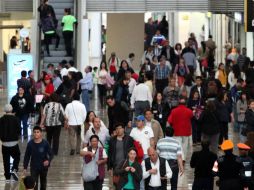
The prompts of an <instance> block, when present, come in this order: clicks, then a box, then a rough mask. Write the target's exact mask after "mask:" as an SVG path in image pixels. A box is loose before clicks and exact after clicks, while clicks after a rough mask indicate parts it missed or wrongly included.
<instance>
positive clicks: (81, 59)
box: [76, 0, 89, 72]
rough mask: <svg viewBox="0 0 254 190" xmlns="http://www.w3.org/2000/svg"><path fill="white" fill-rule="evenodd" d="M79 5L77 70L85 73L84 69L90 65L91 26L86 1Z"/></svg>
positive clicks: (81, 0)
mask: <svg viewBox="0 0 254 190" xmlns="http://www.w3.org/2000/svg"><path fill="white" fill-rule="evenodd" d="M77 3H78V6H77V8H78V23H79V24H78V36H77V37H78V40H77V46H76V47H77V48H76V51H77V69H78V70H80V71H81V72H84V68H85V67H86V66H87V65H89V54H88V35H89V24H88V19H87V16H86V0H80V1H77Z"/></svg>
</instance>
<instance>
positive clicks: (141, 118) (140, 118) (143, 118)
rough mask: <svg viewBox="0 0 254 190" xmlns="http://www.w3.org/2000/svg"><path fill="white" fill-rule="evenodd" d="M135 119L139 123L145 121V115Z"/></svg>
mask: <svg viewBox="0 0 254 190" xmlns="http://www.w3.org/2000/svg"><path fill="white" fill-rule="evenodd" d="M135 119H136V120H138V121H145V117H144V116H143V115H139V116H137V117H135Z"/></svg>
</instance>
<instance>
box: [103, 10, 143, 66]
mask: <svg viewBox="0 0 254 190" xmlns="http://www.w3.org/2000/svg"><path fill="white" fill-rule="evenodd" d="M143 50H144V14H143V13H109V14H107V55H106V57H107V58H106V59H108V58H109V57H110V54H111V52H115V53H116V56H117V57H119V58H120V59H121V60H123V59H126V58H127V57H128V54H129V53H131V52H134V53H135V61H134V62H135V63H134V64H133V65H132V66H133V68H134V69H140V68H139V64H140V60H141V57H142V55H143V53H144V52H143Z"/></svg>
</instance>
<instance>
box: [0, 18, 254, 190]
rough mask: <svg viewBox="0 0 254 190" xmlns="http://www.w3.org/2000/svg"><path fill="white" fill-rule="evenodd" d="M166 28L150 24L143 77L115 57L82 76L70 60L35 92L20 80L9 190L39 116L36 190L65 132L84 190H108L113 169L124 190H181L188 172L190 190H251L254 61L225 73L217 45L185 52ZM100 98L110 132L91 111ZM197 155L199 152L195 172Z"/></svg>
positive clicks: (33, 158) (8, 152)
mask: <svg viewBox="0 0 254 190" xmlns="http://www.w3.org/2000/svg"><path fill="white" fill-rule="evenodd" d="M148 25H150V26H149V27H148ZM159 26H161V25H158V27H157V28H155V30H152V31H150V29H151V28H152V29H154V23H153V22H152V19H149V22H148V23H147V24H146V33H147V36H149V35H152V37H150V41H149V42H148V44H149V46H148V47H147V49H146V50H145V52H144V55H143V57H142V59H141V63H142V64H141V67H140V70H139V72H135V70H134V69H133V68H134V62H135V54H134V53H130V54H129V56H128V58H127V59H126V60H121V59H120V58H118V57H117V55H116V53H114V52H112V53H111V56H110V58H109V59H108V61H106V60H102V61H101V63H100V66H99V68H97V67H94V68H92V67H91V66H87V67H86V68H85V69H84V73H85V75H84V76H83V74H82V72H80V71H78V70H77V69H76V68H75V67H74V65H75V63H74V62H73V61H69V62H67V61H66V60H63V61H62V62H61V63H59V65H58V67H57V68H55V67H54V65H52V64H49V65H48V67H47V70H45V71H42V72H41V74H40V78H39V80H38V81H37V82H36V81H35V80H34V74H33V71H28V73H27V71H22V72H21V78H20V79H19V80H18V81H17V86H18V89H17V94H16V95H15V96H14V97H13V98H12V99H11V102H10V104H6V105H5V107H4V111H5V112H6V114H5V115H4V116H2V117H1V119H0V139H1V141H2V143H3V144H2V145H3V146H2V153H3V160H4V170H5V178H6V182H7V183H9V182H11V176H12V177H13V179H14V180H18V174H17V172H18V168H19V167H18V166H19V162H20V150H19V145H18V142H19V138H20V136H23V138H24V139H27V137H28V132H27V128H28V124H27V122H28V118H29V116H30V115H31V114H32V115H33V114H37V115H39V119H38V121H37V122H36V125H35V126H34V127H33V129H32V131H33V139H32V140H30V141H28V143H27V148H26V151H25V156H24V162H23V169H24V172H23V173H24V174H26V173H27V172H26V170H27V168H28V165H29V163H30V175H31V176H32V179H34V181H35V185H34V189H35V190H37V189H38V179H40V189H41V190H45V189H46V186H47V172H48V169H49V167H50V162H51V160H52V159H53V157H54V156H58V152H59V140H60V134H61V129H62V127H64V128H65V129H66V130H68V136H69V145H70V156H74V155H77V154H78V155H80V156H81V157H82V158H83V162H84V164H83V169H82V178H83V182H84V184H83V185H84V189H85V190H101V189H102V184H103V181H104V178H105V173H106V169H107V170H108V171H109V174H110V175H109V176H112V182H113V185H114V187H115V188H116V189H119V190H122V189H124V190H132V189H133V190H134V189H135V190H137V189H141V190H144V189H145V190H166V189H167V185H168V184H167V183H168V181H170V186H171V189H174V190H175V189H177V186H178V177H179V176H182V175H183V174H184V172H185V167H186V164H190V166H191V167H192V168H195V177H194V182H193V187H192V188H193V190H201V189H202V190H212V189H213V186H214V177H215V176H218V177H219V182H218V183H217V184H218V185H219V188H220V189H221V190H229V189H230V190H234V189H235V190H240V189H244V190H247V189H249V190H251V189H253V188H254V183H253V182H254V181H253V174H252V173H253V172H252V171H253V169H254V165H253V164H254V162H253V159H254V156H253V155H254V119H253V118H254V117H253V116H254V100H253V98H254V61H250V59H249V58H248V57H247V55H246V49H245V48H243V49H242V52H241V53H240V50H239V49H236V50H234V51H229V53H228V55H227V57H226V58H225V65H224V64H223V63H220V64H217V63H215V59H214V55H215V49H216V45H215V43H214V41H213V40H212V36H209V39H208V41H205V42H201V46H200V47H199V44H198V43H197V40H196V39H195V35H194V34H193V33H192V34H190V36H189V38H188V41H187V42H186V43H185V47H184V48H183V49H182V45H181V44H179V43H177V44H176V45H175V47H174V48H173V47H171V46H170V43H169V41H168V40H167V36H163V35H162V34H161V30H162V29H161V27H159ZM147 40H149V38H147ZM66 50H67V49H66ZM67 52H68V50H67ZM232 52H234V53H232ZM216 65H218V67H217V68H216ZM94 88H98V96H99V103H100V106H101V109H102V110H103V109H105V108H107V115H108V123H106V124H105V123H104V122H103V121H102V119H101V118H100V117H99V116H96V114H95V112H94V111H93V108H92V107H91V103H90V101H91V94H93V93H94ZM81 100H82V101H81ZM229 126H233V129H234V132H235V136H239V138H240V143H239V144H237V147H238V148H239V156H236V155H234V154H233V148H234V144H233V142H232V140H233V139H231V140H229V135H228V131H229V130H228V128H229ZM43 130H45V131H46V140H44V139H43V138H42V132H43ZM194 146H195V147H197V146H201V147H202V150H201V151H197V152H193V154H192V156H191V158H190V163H188V161H189V160H188V158H189V157H190V156H188V155H190V154H191V153H192V151H191V150H192V147H194ZM220 150H222V151H224V152H225V154H224V155H223V156H219V155H220V153H221V151H220ZM10 156H11V157H12V158H13V159H14V162H13V165H12V168H11V169H10ZM10 171H11V172H10Z"/></svg>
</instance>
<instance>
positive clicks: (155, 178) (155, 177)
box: [142, 158, 172, 187]
mask: <svg viewBox="0 0 254 190" xmlns="http://www.w3.org/2000/svg"><path fill="white" fill-rule="evenodd" d="M150 162H151V161H150ZM165 164H166V176H167V179H170V178H171V177H172V170H171V169H170V167H169V165H168V162H167V161H165ZM151 167H152V169H157V173H156V174H149V171H146V166H145V161H143V162H142V170H143V179H146V178H148V177H149V176H150V175H151V179H150V182H149V186H151V187H160V186H161V177H165V176H160V159H159V158H158V160H157V162H156V163H155V164H154V163H153V162H151Z"/></svg>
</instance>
